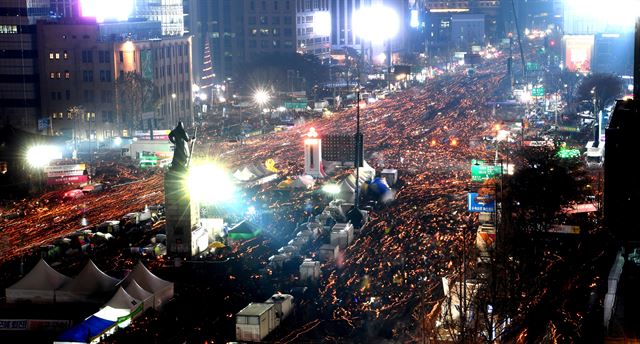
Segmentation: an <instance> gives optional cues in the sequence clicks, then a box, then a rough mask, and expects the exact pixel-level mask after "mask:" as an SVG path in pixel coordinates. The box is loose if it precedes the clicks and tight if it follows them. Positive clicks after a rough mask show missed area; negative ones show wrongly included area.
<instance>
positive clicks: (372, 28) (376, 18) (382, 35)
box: [353, 5, 400, 89]
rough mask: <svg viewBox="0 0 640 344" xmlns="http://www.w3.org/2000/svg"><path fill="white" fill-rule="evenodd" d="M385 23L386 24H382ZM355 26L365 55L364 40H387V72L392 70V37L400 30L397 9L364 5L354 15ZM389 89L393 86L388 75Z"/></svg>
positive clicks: (380, 41)
mask: <svg viewBox="0 0 640 344" xmlns="http://www.w3.org/2000/svg"><path fill="white" fill-rule="evenodd" d="M381 23H384V25H381ZM353 28H354V30H355V32H356V35H358V36H359V37H360V40H361V41H360V44H361V50H362V54H363V55H364V40H367V41H369V42H371V43H381V44H383V43H384V42H385V41H386V42H387V49H388V54H387V55H388V56H387V58H386V61H387V73H390V72H391V60H392V52H391V39H392V38H393V37H395V36H396V35H397V34H398V31H399V30H400V19H399V17H398V14H397V13H396V11H395V10H394V9H392V8H390V7H386V6H382V5H373V6H369V7H363V8H361V9H360V10H359V11H357V12H355V13H354V15H353ZM387 80H388V85H389V89H390V88H391V78H390V75H387Z"/></svg>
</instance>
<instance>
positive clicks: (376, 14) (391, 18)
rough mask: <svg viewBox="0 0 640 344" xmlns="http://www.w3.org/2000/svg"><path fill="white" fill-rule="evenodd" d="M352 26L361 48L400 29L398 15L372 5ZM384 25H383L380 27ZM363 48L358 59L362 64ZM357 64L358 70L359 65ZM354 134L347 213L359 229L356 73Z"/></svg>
mask: <svg viewBox="0 0 640 344" xmlns="http://www.w3.org/2000/svg"><path fill="white" fill-rule="evenodd" d="M352 20H353V26H354V29H355V32H356V35H358V36H359V37H360V44H361V48H362V47H363V46H364V41H365V40H367V41H369V42H373V41H376V42H379V41H382V42H384V41H385V40H390V39H391V38H393V37H394V36H395V35H396V34H397V33H398V30H399V28H400V20H399V19H398V14H397V13H396V12H395V11H394V10H393V9H391V8H389V7H385V6H380V5H374V6H369V7H363V8H361V9H360V10H359V11H357V12H356V13H354V15H353V18H352ZM381 23H384V24H385V25H381ZM363 53H364V48H362V53H361V54H360V55H361V56H360V58H361V59H362V61H363V62H364V56H363V55H364V54H363ZM361 64H362V63H359V64H358V69H360V68H361V67H360V65H361ZM356 102H357V103H356V134H355V154H354V160H355V161H354V167H355V169H356V182H355V187H356V190H355V191H356V195H355V196H356V198H355V202H354V203H355V204H354V207H353V208H352V210H351V211H350V212H349V215H350V216H349V217H350V218H351V219H352V223H353V225H354V227H360V224H361V223H362V213H361V212H360V167H361V165H363V162H364V156H363V155H364V152H363V141H364V140H363V135H362V133H361V132H360V73H358V89H357V91H356Z"/></svg>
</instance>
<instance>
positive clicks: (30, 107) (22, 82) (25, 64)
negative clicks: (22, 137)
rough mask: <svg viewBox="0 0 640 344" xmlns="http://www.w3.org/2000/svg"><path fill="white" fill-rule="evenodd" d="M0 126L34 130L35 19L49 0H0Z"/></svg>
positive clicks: (37, 108) (44, 12) (36, 94)
mask: <svg viewBox="0 0 640 344" xmlns="http://www.w3.org/2000/svg"><path fill="white" fill-rule="evenodd" d="M0 8H1V9H2V11H3V13H2V15H0V126H4V125H5V124H10V125H13V126H16V127H19V128H22V129H26V130H29V131H32V132H33V131H36V129H37V120H38V118H39V117H40V105H39V101H38V97H39V90H38V83H39V80H38V69H37V58H38V53H37V46H36V25H35V24H36V21H37V20H38V19H40V18H46V17H47V16H48V15H49V10H50V3H49V0H39V1H31V0H0Z"/></svg>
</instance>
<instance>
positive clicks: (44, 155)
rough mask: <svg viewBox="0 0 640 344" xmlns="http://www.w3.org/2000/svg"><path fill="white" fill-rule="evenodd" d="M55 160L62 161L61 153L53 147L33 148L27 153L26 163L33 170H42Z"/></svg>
mask: <svg viewBox="0 0 640 344" xmlns="http://www.w3.org/2000/svg"><path fill="white" fill-rule="evenodd" d="M55 159H62V153H60V150H59V149H58V148H57V147H55V146H33V147H31V148H29V150H28V151H27V162H28V163H29V165H31V166H32V167H35V168H42V167H45V166H47V165H49V163H50V162H51V161H53V160H55Z"/></svg>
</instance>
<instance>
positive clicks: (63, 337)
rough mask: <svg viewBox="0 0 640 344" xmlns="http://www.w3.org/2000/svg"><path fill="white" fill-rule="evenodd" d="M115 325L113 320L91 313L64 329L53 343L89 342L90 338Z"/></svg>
mask: <svg viewBox="0 0 640 344" xmlns="http://www.w3.org/2000/svg"><path fill="white" fill-rule="evenodd" d="M115 325H116V322H115V321H111V320H106V319H102V318H98V317H97V316H94V315H92V316H90V317H88V318H87V319H85V320H84V321H83V322H81V323H79V324H78V325H76V326H74V327H72V328H70V329H68V330H66V331H64V332H63V333H62V334H60V336H58V338H57V339H56V341H55V342H54V343H89V342H91V339H93V338H95V337H97V336H100V335H101V334H103V333H104V332H106V331H108V330H109V329H110V328H111V327H113V326H115Z"/></svg>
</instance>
